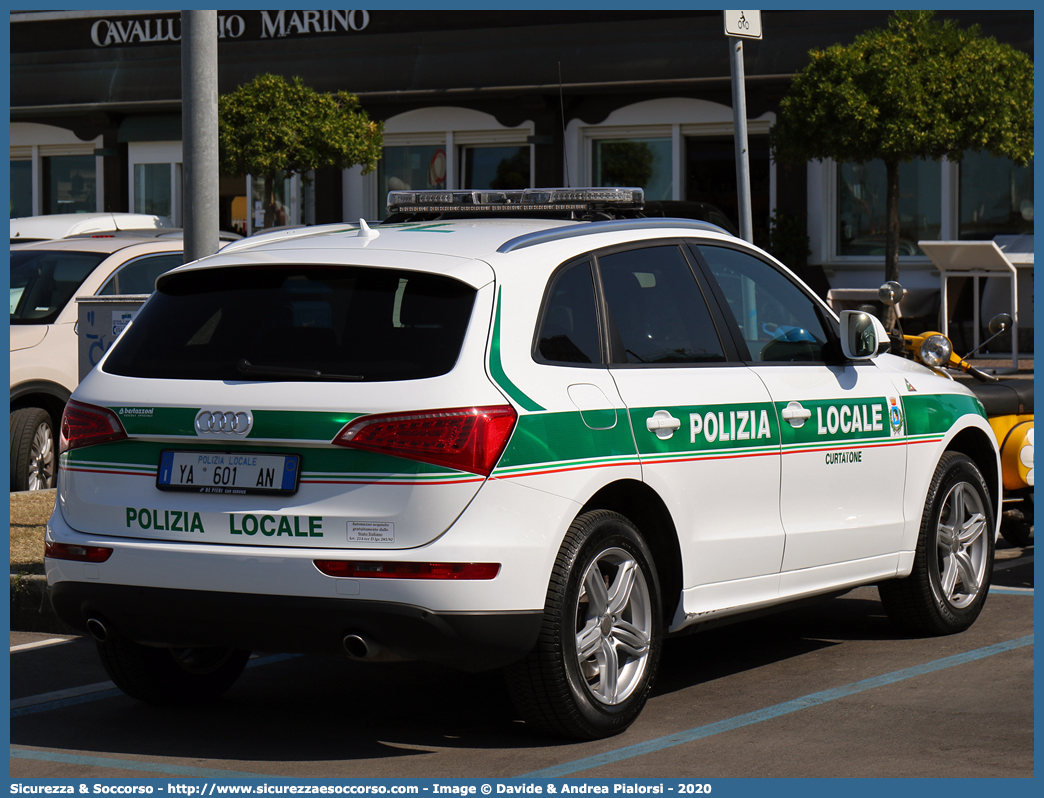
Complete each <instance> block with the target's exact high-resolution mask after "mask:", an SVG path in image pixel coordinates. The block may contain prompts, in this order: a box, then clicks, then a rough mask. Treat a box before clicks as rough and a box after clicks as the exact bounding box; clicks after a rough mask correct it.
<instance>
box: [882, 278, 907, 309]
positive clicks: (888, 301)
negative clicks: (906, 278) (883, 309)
mask: <svg viewBox="0 0 1044 798" xmlns="http://www.w3.org/2000/svg"><path fill="white" fill-rule="evenodd" d="M905 294H906V289H905V288H903V287H902V286H901V285H899V283H897V282H896V281H895V280H889V281H888V282H887V283H885V284H884V285H882V286H881V287H880V288H878V289H877V298H878V299H880V300H881V302H882V303H883V304H885V305H888V306H889V307H893V308H894V307H895V306H896V305H898V304H899V303H900V302H901V301H902V299H903V296H905Z"/></svg>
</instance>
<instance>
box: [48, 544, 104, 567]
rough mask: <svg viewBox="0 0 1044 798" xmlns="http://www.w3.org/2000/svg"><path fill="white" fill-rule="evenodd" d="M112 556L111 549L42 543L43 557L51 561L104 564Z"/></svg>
mask: <svg viewBox="0 0 1044 798" xmlns="http://www.w3.org/2000/svg"><path fill="white" fill-rule="evenodd" d="M110 556H112V549H108V548H105V547H104V546H74V545H71V544H69V543H55V542H54V541H50V540H48V541H46V542H45V543H44V557H50V558H51V559H53V560H76V561H77V562H105V561H106V560H107V559H109V557H110Z"/></svg>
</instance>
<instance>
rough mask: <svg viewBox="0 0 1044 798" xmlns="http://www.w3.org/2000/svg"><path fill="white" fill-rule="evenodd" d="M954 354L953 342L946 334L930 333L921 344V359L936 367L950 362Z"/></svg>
mask: <svg viewBox="0 0 1044 798" xmlns="http://www.w3.org/2000/svg"><path fill="white" fill-rule="evenodd" d="M952 354H953V344H951V343H950V339H949V338H947V337H946V336H945V335H939V334H936V335H929V336H928V337H927V338H925V339H924V342H923V343H922V344H921V360H922V361H924V363H925V364H926V365H929V366H933V367H935V368H938V367H939V366H942V365H945V364H946V363H949V362H950V355H952Z"/></svg>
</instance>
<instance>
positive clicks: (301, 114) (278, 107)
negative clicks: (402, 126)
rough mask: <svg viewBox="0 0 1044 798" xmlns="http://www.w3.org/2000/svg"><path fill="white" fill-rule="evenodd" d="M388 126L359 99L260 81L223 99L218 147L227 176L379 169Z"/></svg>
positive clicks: (297, 83) (297, 82)
mask: <svg viewBox="0 0 1044 798" xmlns="http://www.w3.org/2000/svg"><path fill="white" fill-rule="evenodd" d="M382 143H383V125H382V124H380V123H377V122H372V121H370V118H369V116H367V114H366V112H365V111H364V110H363V109H362V108H361V107H360V105H359V99H358V97H356V96H355V95H354V94H349V93H348V92H344V91H339V92H337V93H335V94H324V93H320V92H317V91H315V90H314V89H311V88H309V87H307V86H305V85H304V83H303V82H302V81H301V79H300V78H297V77H295V78H293V79H292V80H291V81H289V82H288V81H287V80H286V79H285V78H283V77H280V76H277V75H258V76H257V77H256V78H254V80H252V81H251V82H250V83H247V84H244V85H242V86H240V87H239V88H237V89H236V90H235V91H233V92H232V93H231V94H224V95H222V96H221V97H220V98H219V99H218V144H219V149H220V161H221V171H222V173H224V174H226V175H231V176H235V175H242V174H252V175H258V176H261V175H275V174H276V173H277V172H286V173H288V174H290V173H295V172H296V173H304V172H308V171H309V170H312V169H319V168H323V167H334V168H337V169H348V168H350V167H352V166H355V165H357V164H362V166H363V173H364V174H365V173H367V172H372V171H373V170H374V169H376V168H377V160H378V159H379V158H380V157H381V146H382Z"/></svg>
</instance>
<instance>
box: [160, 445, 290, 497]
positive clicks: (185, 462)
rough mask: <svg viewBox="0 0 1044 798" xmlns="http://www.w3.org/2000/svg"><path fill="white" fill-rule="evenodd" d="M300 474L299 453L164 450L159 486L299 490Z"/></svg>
mask: <svg viewBox="0 0 1044 798" xmlns="http://www.w3.org/2000/svg"><path fill="white" fill-rule="evenodd" d="M300 473H301V456H300V455H297V454H253V453H250V452H174V451H164V452H162V453H161V454H160V463H159V471H157V472H156V487H157V488H159V489H160V490H190V491H194V492H196V493H237V494H246V493H295V492H296V491H297V482H298V477H299V475H300Z"/></svg>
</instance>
